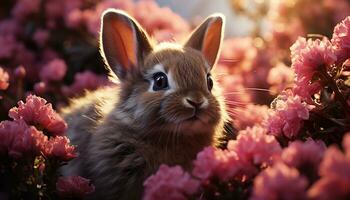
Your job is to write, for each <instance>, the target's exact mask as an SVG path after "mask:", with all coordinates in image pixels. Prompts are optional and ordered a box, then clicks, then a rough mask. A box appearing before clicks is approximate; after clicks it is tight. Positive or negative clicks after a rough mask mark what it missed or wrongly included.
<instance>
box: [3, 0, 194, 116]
mask: <svg viewBox="0 0 350 200" xmlns="http://www.w3.org/2000/svg"><path fill="white" fill-rule="evenodd" d="M1 7H2V8H0V9H1V13H2V14H1V15H0V46H1V48H0V66H1V67H2V68H1V71H0V75H1V78H2V79H1V82H0V83H1V85H0V89H1V90H5V89H7V90H6V94H5V96H6V97H8V98H7V99H6V101H2V102H0V108H2V109H1V112H0V117H1V119H6V116H7V114H6V111H7V110H8V109H10V108H11V107H13V106H14V105H15V104H16V102H17V101H19V100H21V99H23V98H25V96H27V94H28V92H29V93H34V94H37V95H40V96H42V97H44V98H45V99H47V100H49V101H50V102H53V103H54V106H57V107H59V106H62V105H65V104H67V102H68V98H69V97H77V96H81V95H83V94H84V92H85V90H95V89H97V88H98V87H101V86H104V85H108V84H111V82H110V81H109V80H108V77H107V74H108V73H107V71H106V69H105V67H104V64H103V62H102V59H101V57H100V55H99V51H98V33H99V30H100V17H101V14H102V12H103V11H104V10H105V9H107V8H116V9H122V10H125V11H126V12H128V13H129V14H130V15H131V16H133V17H134V18H136V20H138V21H139V22H140V23H141V25H142V26H143V27H144V28H145V29H146V30H147V32H148V33H150V35H151V36H152V37H153V38H155V39H156V40H157V41H173V40H181V39H183V38H184V37H185V36H187V34H188V33H189V32H190V28H191V27H190V25H189V23H188V22H187V21H185V20H184V19H183V18H181V17H180V16H179V15H177V14H175V13H174V12H172V11H171V10H170V9H169V8H167V7H160V6H159V5H158V4H157V3H156V2H154V1H152V0H143V1H138V2H136V1H133V0H98V1H88V0H73V1H71V0H50V1H40V0H33V1H31V0H18V1H9V0H5V1H4V2H2V6H1ZM150 13H152V14H151V15H150ZM6 74H9V75H10V76H6ZM10 97H11V98H10Z"/></svg>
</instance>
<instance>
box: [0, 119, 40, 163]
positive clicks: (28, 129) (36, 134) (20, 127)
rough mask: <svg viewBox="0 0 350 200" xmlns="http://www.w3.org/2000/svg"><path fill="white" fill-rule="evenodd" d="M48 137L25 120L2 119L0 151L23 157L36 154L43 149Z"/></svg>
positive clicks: (0, 125)
mask: <svg viewBox="0 0 350 200" xmlns="http://www.w3.org/2000/svg"><path fill="white" fill-rule="evenodd" d="M46 141H47V137H46V136H45V135H44V134H43V133H42V132H40V131H38V130H37V129H36V128H35V127H33V126H28V125H27V124H26V123H25V122H24V121H23V120H16V121H2V122H1V123H0V153H2V154H3V153H5V154H6V153H8V154H9V155H10V156H11V157H14V158H17V159H18V158H22V157H23V156H24V155H29V156H35V155H38V154H39V152H40V151H41V150H42V148H43V146H44V145H45V143H46Z"/></svg>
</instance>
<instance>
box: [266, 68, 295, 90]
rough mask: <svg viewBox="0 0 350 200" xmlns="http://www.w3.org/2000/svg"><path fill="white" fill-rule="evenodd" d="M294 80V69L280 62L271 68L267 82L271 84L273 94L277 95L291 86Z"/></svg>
mask: <svg viewBox="0 0 350 200" xmlns="http://www.w3.org/2000/svg"><path fill="white" fill-rule="evenodd" d="M293 81H294V73H293V70H292V69H291V68H289V67H287V66H286V65H284V64H283V63H278V64H277V65H276V66H275V67H273V68H271V69H270V71H269V75H268V77H267V82H268V83H269V84H270V85H271V87H270V90H271V94H273V95H276V94H279V93H280V92H282V91H283V90H284V89H286V88H287V87H290V86H291V84H292V83H293Z"/></svg>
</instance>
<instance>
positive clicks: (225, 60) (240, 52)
mask: <svg viewBox="0 0 350 200" xmlns="http://www.w3.org/2000/svg"><path fill="white" fill-rule="evenodd" d="M257 54H258V50H257V49H256V47H254V44H253V40H252V38H249V37H245V38H233V39H227V40H224V42H223V46H222V51H221V55H220V62H222V64H225V65H227V66H229V69H230V70H231V73H232V72H239V71H241V72H249V71H251V70H252V68H253V61H254V59H255V58H256V56H257Z"/></svg>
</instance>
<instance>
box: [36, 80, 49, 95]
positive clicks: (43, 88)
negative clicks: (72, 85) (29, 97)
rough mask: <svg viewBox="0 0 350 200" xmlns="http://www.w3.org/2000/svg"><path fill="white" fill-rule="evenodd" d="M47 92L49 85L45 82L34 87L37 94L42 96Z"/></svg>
mask: <svg viewBox="0 0 350 200" xmlns="http://www.w3.org/2000/svg"><path fill="white" fill-rule="evenodd" d="M47 90H48V88H47V83H45V82H39V83H35V85H34V92H35V94H38V95H42V94H44V93H45V92H47Z"/></svg>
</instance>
